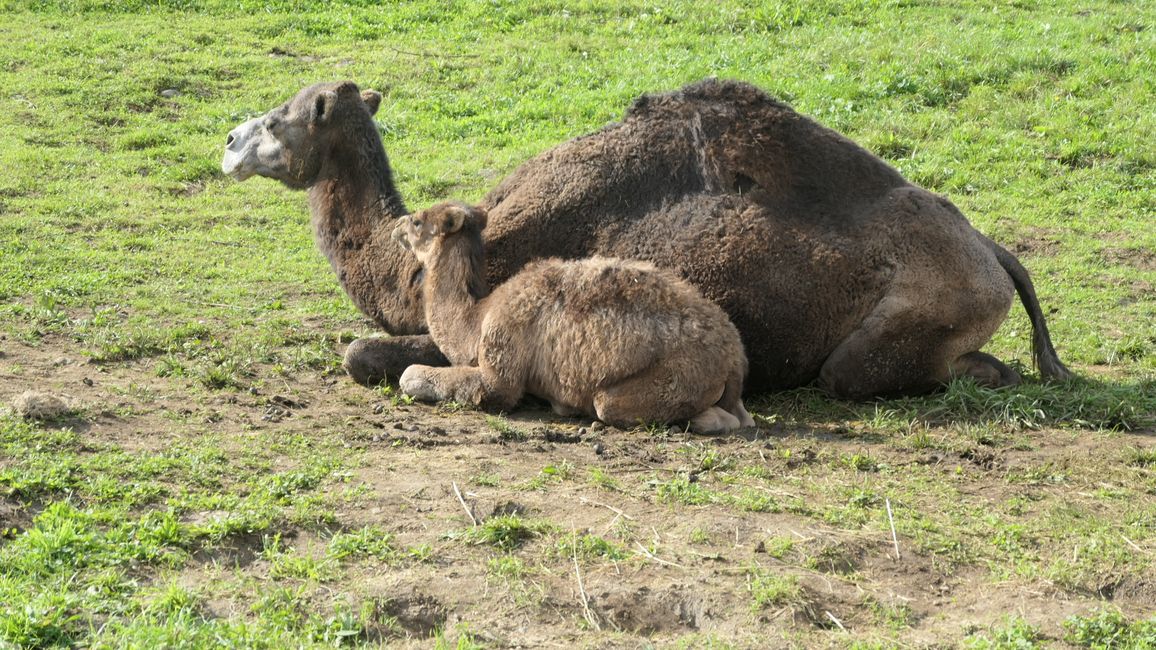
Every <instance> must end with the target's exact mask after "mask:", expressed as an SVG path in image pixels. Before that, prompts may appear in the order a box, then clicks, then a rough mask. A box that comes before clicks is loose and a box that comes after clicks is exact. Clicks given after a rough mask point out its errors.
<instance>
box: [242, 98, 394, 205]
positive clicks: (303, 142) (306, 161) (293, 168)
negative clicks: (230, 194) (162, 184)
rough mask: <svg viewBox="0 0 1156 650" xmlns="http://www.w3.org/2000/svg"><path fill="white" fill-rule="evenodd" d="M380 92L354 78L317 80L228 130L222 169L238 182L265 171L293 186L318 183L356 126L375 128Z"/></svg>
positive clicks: (303, 187)
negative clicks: (361, 85) (361, 87)
mask: <svg viewBox="0 0 1156 650" xmlns="http://www.w3.org/2000/svg"><path fill="white" fill-rule="evenodd" d="M380 104H381V94H380V93H378V92H376V91H373V90H366V91H363V92H362V91H359V90H358V88H357V84H355V83H353V82H352V81H342V82H337V83H320V84H314V85H312V86H309V87H308V88H305V89H304V90H302V91H301V92H299V93H297V95H295V96H294V97H293V98H292V99H290V100H289V101H287V102H285V103H284V104H282V105H281V106H278V107H277V108H274V109H273V110H271V111H269V112H268V113H265V114H264V115H262V116H260V117H255V118H253V119H251V120H249V121H247V122H245V123H244V124H242V125H241V126H238V127H237V128H235V129H233V130H232V131H230V132H229V136H228V138H227V139H226V141H225V157H224V159H223V160H222V161H221V170H222V171H224V172H225V173H226V174H228V175H229V176H232V177H233V178H234V179H236V180H238V181H243V180H245V179H247V178H250V177H251V176H264V177H266V178H272V179H276V180H279V181H281V182H282V183H284V184H286V185H288V186H289V187H292V188H294V189H305V188H307V187H310V186H311V185H313V183H315V182H316V181H317V180H318V178H319V175H320V174H321V172H322V170H323V168H324V166H325V163H326V162H327V161H328V160H329V157H330V156H331V155H332V150H333V148H334V146H335V145H336V146H342V145H347V144H348V142H349V134H350V132H351V131H356V130H357V128H358V127H368V128H370V129H373V122H372V120H373V115H374V113H376V112H377V108H378V106H379V105H380Z"/></svg>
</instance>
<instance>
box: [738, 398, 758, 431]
mask: <svg viewBox="0 0 1156 650" xmlns="http://www.w3.org/2000/svg"><path fill="white" fill-rule="evenodd" d="M733 415H734V416H735V417H737V418H738V421H739V427H741V428H743V429H745V428H747V427H753V426H755V419H754V418H753V417H751V414H750V412H748V411H747V407H746V406H744V405H743V403H742V400H740V401H739V404H738V407H737V408H736V409H735V413H733Z"/></svg>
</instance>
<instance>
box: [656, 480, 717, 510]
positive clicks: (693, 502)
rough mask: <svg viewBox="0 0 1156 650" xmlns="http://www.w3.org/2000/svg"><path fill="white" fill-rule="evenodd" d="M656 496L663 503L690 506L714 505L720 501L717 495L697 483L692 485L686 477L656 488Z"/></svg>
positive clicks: (664, 483) (661, 484)
mask: <svg viewBox="0 0 1156 650" xmlns="http://www.w3.org/2000/svg"><path fill="white" fill-rule="evenodd" d="M655 494H656V495H657V496H658V500H659V501H660V502H662V503H681V504H683V505H688V506H700V505H705V504H707V503H714V502H715V501H716V500H717V499H718V497H717V495H715V494H714V493H712V492H711V491H709V490H707V489H705V488H703V487H702V486H701V485H699V484H698V483H697V482H694V483H692V482H691V481H690V479H688V478H687V477H686V476H678V477H675V478H673V479H671V480H669V481H665V482H662V483H659V484H658V485H657V486H656V487H655Z"/></svg>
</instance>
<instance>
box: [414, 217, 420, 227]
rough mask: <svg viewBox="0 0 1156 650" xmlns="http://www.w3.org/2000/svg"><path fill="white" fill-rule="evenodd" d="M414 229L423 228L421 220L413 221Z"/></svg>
mask: <svg viewBox="0 0 1156 650" xmlns="http://www.w3.org/2000/svg"><path fill="white" fill-rule="evenodd" d="M413 227H414V228H421V219H414V220H413Z"/></svg>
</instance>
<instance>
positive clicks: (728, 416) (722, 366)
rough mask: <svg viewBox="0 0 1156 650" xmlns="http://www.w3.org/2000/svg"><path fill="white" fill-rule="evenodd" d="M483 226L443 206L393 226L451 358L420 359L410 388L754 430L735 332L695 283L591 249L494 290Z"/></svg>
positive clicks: (611, 420)
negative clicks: (417, 267) (419, 273)
mask: <svg viewBox="0 0 1156 650" xmlns="http://www.w3.org/2000/svg"><path fill="white" fill-rule="evenodd" d="M485 226H486V213H485V212H484V211H483V210H481V209H480V208H476V207H471V206H467V205H463V204H459V203H441V204H438V205H436V206H434V207H432V208H429V209H428V210H424V211H422V212H419V213H417V214H413V215H409V216H407V217H404V218H402V219H401V220H400V223H399V224H398V226H397V227H396V228H395V229H394V231H393V239H394V240H395V241H397V242H398V243H399V244H401V245H402V246H404V247H405V248H407V249H409V250H410V251H412V252H413V253H414V255H415V256H416V257H417V259H418V261H419V262H420V263H421V264H422V266H423V267H424V268H425V281H424V286H423V289H422V291H423V298H424V302H425V318H426V322H427V323H428V324H429V331H430V336H432V337H433V340H434V342H435V343H436V344H437V346H438V348H439V349H440V350H441V351H442V352H444V353H445V355H446V357H447V358H448V359H449V360H450V362H451V363H453V364H454V365H453V366H451V367H449V368H445V367H442V368H435V367H431V366H423V365H412V366H410V367H409V368H407V369H406V371H405V372H404V373H403V374H402V376H401V379H400V381H399V384H400V386H401V390H402V391H403V392H405V393H406V394H407V395H411V396H413V397H416V398H418V399H422V400H431V401H437V400H454V401H456V402H462V403H468V404H475V405H478V406H482V407H484V408H489V409H497V410H504V409H510V408H513V406H514V405H515V404H516V403H517V402H518V400H519V399H521V398H522V396H523V395H524V394H526V393H529V394H531V395H536V396H538V397H541V398H543V399H546V400H548V401H549V402H550V403H551V404H552V405H553V407H554V411H555V412H557V413H558V414H560V415H567V416H574V415H582V414H585V415H593V416H596V417H597V418H598V419H600V420H602V421H603V422H606V423H608V424H611V425H615V426H620V427H628V426H634V425H636V424H639V423H640V422H664V423H667V422H682V421H687V420H689V422H690V428H691V429H692V430H693V431H695V432H697V433H720V432H724V431H729V430H731V429H735V428H738V427H741V426H752V425H754V420H752V419H751V416H750V414H749V413H747V411H746V409H745V408H744V407H743V403H742V392H743V391H742V388H743V379H744V377H745V376H746V372H747V358H746V354H745V353H744V352H743V345H742V342H741V341H740V339H739V333H738V330H736V329H735V327H734V325H732V324H731V322H730V320H729V319H728V318H727V316H726V314H725V313H724V312H723V310H722V309H721V308H720V307H719V306H718V305H716V304H715V303H713V302H711V301H709V300H707V299H706V298H704V297H703V296H702V294H700V293H699V292H698V290H697V289H695V288H694V287H692V286H691V285H690V284H688V283H687V282H684V281H683V280H681V279H679V278H678V277H677V276H675V275H674V274H673V273H671V272H669V271H664V270H661V269H658V268H656V267H655V266H653V265H651V264H649V263H645V262H630V261H624V260H619V259H612V258H605V257H593V258H589V259H584V260H574V261H562V260H558V259H547V260H540V261H537V262H532V263H530V264H528V265H526V267H525V268H524V269H523V270H522V271H521V272H519V273H518V274H517V275H515V276H514V277H512V278H510V279H509V280H508V281H506V282H505V283H504V284H502V285H501V286H499V287H497V288H496V289H494V291H493V293H490V287H489V285H488V284H487V282H486V280H485V260H484V250H483V245H482V229H483V228H485Z"/></svg>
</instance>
